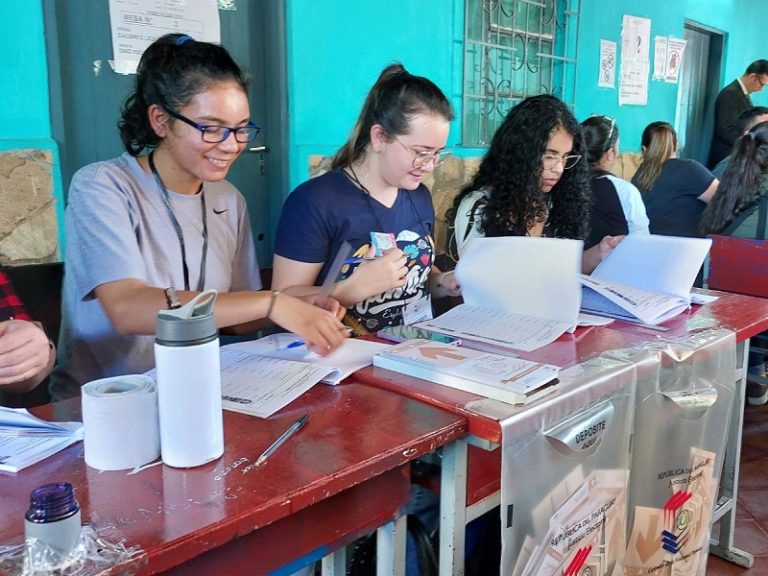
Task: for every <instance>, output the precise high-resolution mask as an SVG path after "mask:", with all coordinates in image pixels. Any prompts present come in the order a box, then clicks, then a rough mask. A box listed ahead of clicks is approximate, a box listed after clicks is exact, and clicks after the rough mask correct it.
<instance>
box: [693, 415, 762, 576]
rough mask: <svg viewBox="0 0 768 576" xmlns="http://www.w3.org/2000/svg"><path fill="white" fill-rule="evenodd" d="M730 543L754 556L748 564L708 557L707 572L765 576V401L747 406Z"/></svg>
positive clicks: (723, 575) (714, 575)
mask: <svg viewBox="0 0 768 576" xmlns="http://www.w3.org/2000/svg"><path fill="white" fill-rule="evenodd" d="M740 474H741V476H740V478H739V500H738V507H737V516H736V518H737V520H736V536H735V540H734V546H736V547H737V548H740V549H742V550H746V551H747V552H751V553H752V554H754V556H755V563H754V565H753V566H752V568H749V569H747V568H741V567H739V566H736V565H735V564H731V563H729V562H726V561H724V560H721V559H720V558H715V557H714V556H710V557H709V563H708V564H707V576H729V575H734V574H746V575H748V576H768V405H764V406H747V409H746V412H745V415H744V438H743V442H742V448H741V472H740Z"/></svg>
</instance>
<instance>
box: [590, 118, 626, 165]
mask: <svg viewBox="0 0 768 576" xmlns="http://www.w3.org/2000/svg"><path fill="white" fill-rule="evenodd" d="M581 131H582V132H583V133H584V146H585V147H586V149H587V164H589V167H590V168H592V169H594V168H595V167H596V166H597V163H598V162H600V159H601V158H602V157H603V154H605V153H606V152H608V150H610V149H611V148H613V147H614V146H616V142H617V141H618V140H619V127H618V126H616V120H614V119H613V118H610V117H609V116H590V117H589V118H587V119H586V120H584V121H583V122H582V123H581Z"/></svg>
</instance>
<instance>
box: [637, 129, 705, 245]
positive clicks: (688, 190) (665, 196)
mask: <svg viewBox="0 0 768 576" xmlns="http://www.w3.org/2000/svg"><path fill="white" fill-rule="evenodd" d="M642 146H643V162H642V164H640V167H639V168H638V169H637V172H636V173H635V175H634V177H633V178H632V183H633V184H634V185H635V186H637V187H638V189H639V190H640V192H641V193H642V195H643V202H644V203H645V210H646V214H647V215H648V219H649V220H650V232H651V234H664V235H666V236H687V237H690V238H696V237H700V236H701V233H700V232H699V220H700V219H701V215H702V213H703V212H704V208H706V206H707V204H708V203H709V201H710V200H711V199H712V196H713V195H714V194H715V191H716V190H717V185H718V183H719V182H718V180H717V178H715V177H714V176H713V175H712V173H711V172H710V171H709V170H707V169H706V168H705V167H704V166H703V165H702V164H700V163H699V162H697V161H696V160H690V159H680V158H677V157H676V155H677V134H675V129H674V128H672V126H671V125H670V124H669V123H667V122H651V123H650V124H648V126H646V127H645V130H643V136H642Z"/></svg>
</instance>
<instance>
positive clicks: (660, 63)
mask: <svg viewBox="0 0 768 576" xmlns="http://www.w3.org/2000/svg"><path fill="white" fill-rule="evenodd" d="M666 76H667V37H666V36H656V38H654V42H653V79H654V80H664V78H665V77H666Z"/></svg>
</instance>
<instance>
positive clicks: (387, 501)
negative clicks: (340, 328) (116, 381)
mask: <svg viewBox="0 0 768 576" xmlns="http://www.w3.org/2000/svg"><path fill="white" fill-rule="evenodd" d="M36 412H37V413H38V415H40V416H43V417H46V418H49V419H56V420H74V419H78V417H79V405H78V404H77V403H73V402H72V401H69V402H67V403H62V404H58V405H57V404H54V405H48V406H45V407H42V408H41V409H39V410H36ZM224 414H225V417H224V436H225V452H224V455H223V456H222V457H221V458H220V459H218V460H217V461H215V462H212V463H210V464H207V465H204V466H200V467H198V468H193V469H174V468H170V467H167V466H164V465H158V466H153V467H150V468H147V469H144V470H142V471H141V472H139V473H137V474H128V473H127V472H126V471H122V472H99V471H97V470H94V469H92V468H89V467H87V466H86V465H85V462H84V460H83V447H82V443H77V444H75V445H73V446H71V447H69V448H68V449H66V450H65V451H63V452H61V453H60V454H58V455H55V456H53V457H51V458H49V459H47V460H44V461H43V462H40V463H39V464H36V465H34V466H32V467H31V468H28V469H26V470H23V471H22V472H20V473H19V474H18V475H16V476H2V477H0V510H2V512H3V522H2V526H0V543H6V542H8V541H11V540H20V539H21V535H22V534H23V518H24V512H25V510H26V506H27V503H28V497H29V493H30V491H31V490H32V489H33V488H35V487H36V486H38V485H41V484H45V483H48V482H54V481H66V482H70V483H72V484H73V485H74V487H75V493H76V496H77V498H78V500H79V501H80V504H81V506H82V513H83V522H90V523H92V524H93V525H94V526H95V527H96V528H99V529H107V530H111V531H113V532H114V533H115V534H119V535H121V536H122V537H123V538H124V539H125V543H126V545H127V546H138V547H140V548H141V550H142V551H143V553H142V554H140V555H139V556H138V557H137V558H136V559H134V561H133V565H134V566H135V567H139V573H140V574H154V573H157V572H163V571H170V572H169V573H172V574H195V575H198V574H219V575H223V574H226V575H228V576H230V575H237V574H248V575H251V574H263V573H267V572H270V571H273V570H275V569H278V568H280V567H281V566H284V565H286V564H287V563H290V562H292V561H294V560H296V559H300V558H304V559H305V561H306V562H310V561H313V560H314V559H316V558H320V557H325V556H326V555H327V554H329V553H330V552H332V551H333V550H335V549H337V548H339V547H343V546H344V545H346V544H348V543H349V542H351V541H353V540H354V539H356V538H358V537H359V536H361V535H363V534H367V533H370V532H371V531H373V530H375V529H377V528H378V527H380V526H382V525H384V524H387V523H390V522H392V521H393V519H394V518H396V517H399V515H400V514H401V512H400V509H401V508H402V506H403V505H404V504H405V503H407V502H408V500H409V499H410V474H409V467H408V463H409V462H410V461H411V460H413V459H414V458H416V457H418V456H420V455H421V454H424V453H427V452H432V451H434V450H435V449H437V448H439V447H440V446H442V445H444V444H446V443H448V442H451V441H453V440H455V439H457V438H459V437H461V436H463V435H464V434H465V432H466V422H465V420H464V419H463V418H462V417H460V416H455V415H451V414H450V413H448V412H446V411H443V410H439V409H437V408H434V407H432V406H429V405H426V404H422V403H419V402H415V401H413V400H412V399H409V398H407V397H405V396H403V395H398V394H392V393H390V392H386V391H384V390H379V389H376V388H372V387H369V386H362V385H359V384H354V383H350V384H344V385H341V386H335V387H334V386H324V385H318V386H315V387H313V388H312V389H311V390H310V391H309V392H307V393H305V394H304V395H303V396H301V397H300V398H299V399H297V400H296V401H294V402H293V403H291V404H290V405H288V406H287V407H286V408H284V409H283V410H282V411H280V412H279V413H278V414H277V415H275V416H273V417H271V418H269V419H266V420H262V419H258V418H253V417H249V416H245V415H242V414H236V413H232V412H225V413H224ZM302 414H309V422H308V424H307V425H306V426H305V427H304V428H302V430H301V431H300V432H299V433H298V434H296V435H295V436H294V437H293V438H291V439H290V440H289V441H288V442H286V443H285V444H284V445H283V446H282V447H281V448H280V449H279V450H278V451H277V452H275V454H274V455H273V456H271V457H270V458H269V459H268V460H267V462H266V463H265V464H263V465H262V466H260V467H258V468H253V467H249V465H250V464H252V463H253V461H254V460H255V459H256V457H257V456H258V455H259V454H260V453H261V452H262V451H263V450H264V449H265V448H266V447H267V446H268V445H269V444H270V443H271V442H272V441H273V440H274V439H275V438H277V436H279V435H280V433H282V432H283V431H284V430H285V429H286V428H287V427H288V426H289V425H290V424H291V423H292V422H294V421H295V420H296V419H297V418H298V417H299V416H300V415H302ZM126 441H130V439H126ZM115 449H119V446H116V447H115ZM400 524H401V523H400ZM401 531H402V530H401ZM403 542H404V533H403V534H402V542H401V543H403ZM399 553H400V554H404V552H403V551H402V550H401V551H399ZM297 567H298V565H297ZM331 572H332V570H331Z"/></svg>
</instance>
